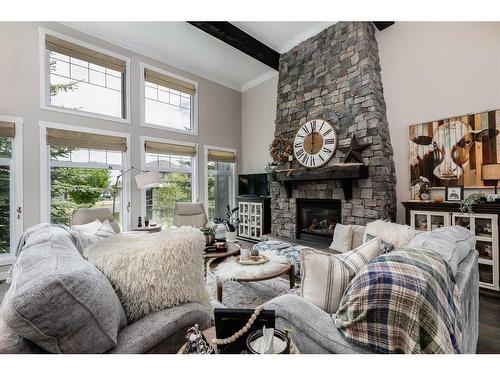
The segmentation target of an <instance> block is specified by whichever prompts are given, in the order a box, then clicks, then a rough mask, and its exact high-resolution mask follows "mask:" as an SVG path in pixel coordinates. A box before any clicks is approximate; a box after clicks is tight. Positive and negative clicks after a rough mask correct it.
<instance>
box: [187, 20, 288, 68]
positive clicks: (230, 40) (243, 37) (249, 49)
mask: <svg viewBox="0 0 500 375" xmlns="http://www.w3.org/2000/svg"><path fill="white" fill-rule="evenodd" d="M188 23H189V24H191V25H193V26H194V27H197V28H198V29H200V30H203V31H204V32H206V33H208V34H210V35H212V36H214V37H216V38H217V39H220V40H222V41H223V42H225V43H227V44H229V45H230V46H232V47H234V48H236V49H238V50H240V51H241V52H243V53H246V54H247V55H249V56H251V57H253V58H254V59H256V60H258V61H260V62H261V63H263V64H266V65H267V66H269V67H271V68H273V69H275V70H279V61H280V54H279V53H278V52H276V51H275V50H273V49H272V48H270V47H268V46H266V45H265V44H264V43H262V42H260V41H258V40H257V39H255V38H254V37H253V36H251V35H250V34H247V33H246V32H244V31H243V30H241V29H239V28H237V27H236V26H234V25H233V24H232V23H230V22H225V21H223V22H195V21H188Z"/></svg>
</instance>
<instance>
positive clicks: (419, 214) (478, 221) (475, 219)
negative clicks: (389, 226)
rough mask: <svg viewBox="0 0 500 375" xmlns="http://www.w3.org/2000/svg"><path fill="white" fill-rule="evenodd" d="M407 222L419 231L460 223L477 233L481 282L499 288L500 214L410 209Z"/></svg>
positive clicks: (493, 288) (480, 283)
mask: <svg viewBox="0 0 500 375" xmlns="http://www.w3.org/2000/svg"><path fill="white" fill-rule="evenodd" d="M407 221H409V224H410V226H411V227H412V228H414V229H415V230H417V231H419V232H426V231H432V230H434V229H437V228H440V227H443V226H449V225H460V226H463V227H465V228H467V229H469V230H470V231H471V232H472V233H474V235H475V236H476V250H477V251H478V252H479V261H478V262H479V285H480V286H481V287H482V288H487V289H491V290H495V291H500V284H499V259H498V258H499V242H498V215H497V214H483V213H477V214H476V213H474V214H472V215H469V214H467V213H461V212H445V211H442V212H441V211H430V210H429V211H426V210H409V215H408V211H407Z"/></svg>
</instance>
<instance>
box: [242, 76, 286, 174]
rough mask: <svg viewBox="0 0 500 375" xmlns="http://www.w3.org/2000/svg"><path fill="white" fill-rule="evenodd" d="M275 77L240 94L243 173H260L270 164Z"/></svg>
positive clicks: (274, 111) (274, 112)
mask: <svg viewBox="0 0 500 375" xmlns="http://www.w3.org/2000/svg"><path fill="white" fill-rule="evenodd" d="M277 87H278V74H276V76H275V77H273V78H270V79H268V80H267V81H264V82H262V83H260V84H259V85H257V86H254V87H252V88H251V89H248V90H246V91H244V92H243V93H242V95H241V126H242V130H241V131H242V167H241V170H242V173H262V172H264V168H265V167H266V165H267V163H269V162H271V161H272V159H271V156H269V144H270V143H271V142H272V141H273V139H274V121H275V119H276V100H277V95H278V94H277V93H278V91H277Z"/></svg>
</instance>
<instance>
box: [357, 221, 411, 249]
mask: <svg viewBox="0 0 500 375" xmlns="http://www.w3.org/2000/svg"><path fill="white" fill-rule="evenodd" d="M368 234H370V235H372V236H373V237H379V238H380V239H381V240H382V241H385V242H388V243H390V244H391V245H394V247H395V248H396V249H398V248H400V247H403V246H406V245H408V243H409V242H410V241H411V239H412V238H413V237H415V235H416V234H417V232H416V231H415V230H414V229H412V228H411V227H410V226H408V225H402V224H396V223H391V222H390V221H384V220H375V221H372V222H371V223H368V224H367V225H366V232H365V240H364V242H367V241H368V240H369V239H370V237H369V236H367V235H368Z"/></svg>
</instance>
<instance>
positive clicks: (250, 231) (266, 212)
mask: <svg viewBox="0 0 500 375" xmlns="http://www.w3.org/2000/svg"><path fill="white" fill-rule="evenodd" d="M270 206H271V199H269V198H266V197H264V198H257V197H255V198H246V199H244V198H238V208H239V210H238V217H239V219H240V224H239V226H238V236H240V237H243V238H246V239H249V240H254V241H260V240H261V239H262V236H263V235H264V234H267V233H269V232H270V231H271V212H270V211H271V210H270V209H271V207H270Z"/></svg>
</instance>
